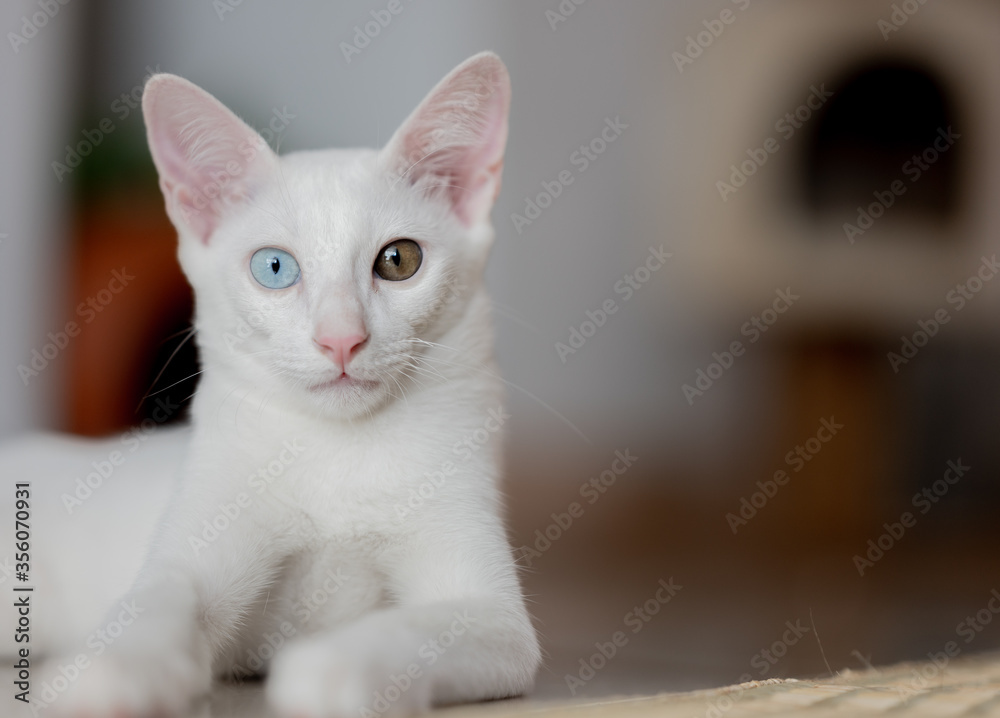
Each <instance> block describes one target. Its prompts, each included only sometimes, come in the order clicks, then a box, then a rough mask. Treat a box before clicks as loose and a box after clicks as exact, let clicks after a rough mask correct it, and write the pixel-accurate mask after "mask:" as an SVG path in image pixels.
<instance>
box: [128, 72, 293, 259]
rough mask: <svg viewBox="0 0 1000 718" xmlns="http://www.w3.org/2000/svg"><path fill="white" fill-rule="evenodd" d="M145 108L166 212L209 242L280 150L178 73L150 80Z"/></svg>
mask: <svg viewBox="0 0 1000 718" xmlns="http://www.w3.org/2000/svg"><path fill="white" fill-rule="evenodd" d="M142 113H143V116H144V117H145V120H146V134H147V136H148V138H149V149H150V152H151V153H152V155H153V162H154V164H156V169H157V170H158V171H159V173H160V188H161V189H162V190H163V196H164V198H165V199H166V203H167V213H168V214H169V215H170V218H171V219H172V220H173V222H174V224H175V225H177V226H178V229H180V228H181V227H184V228H186V229H187V230H188V231H189V232H190V233H191V234H193V235H194V236H195V237H197V238H198V239H199V240H201V241H202V242H208V240H209V238H210V237H211V236H212V233H213V232H214V231H215V229H216V227H217V226H218V225H219V222H220V221H221V220H222V218H223V217H224V216H225V214H226V213H227V212H228V211H230V210H231V208H232V207H233V206H234V205H236V204H239V203H241V202H244V201H246V199H247V198H248V197H249V196H250V195H251V193H252V191H253V188H254V186H255V185H256V184H257V183H258V182H260V180H261V179H262V178H263V177H264V176H265V175H266V174H267V172H269V171H270V170H271V169H272V168H273V167H274V166H275V164H276V162H277V157H276V155H275V154H274V153H273V152H272V151H271V148H270V147H268V146H267V143H266V142H265V141H264V139H263V138H262V137H261V136H260V135H259V134H258V133H257V132H255V131H254V130H253V129H251V128H250V127H249V126H248V125H247V124H246V123H245V122H243V121H242V120H240V118H238V117H237V116H236V115H234V114H233V113H232V112H230V111H229V110H228V109H227V108H226V107H225V105H223V104H222V103H221V102H219V101H218V100H217V99H215V98H214V97H212V96H211V95H210V94H208V93H207V92H205V91H204V90H202V89H201V88H200V87H198V86H197V85H194V84H192V83H190V82H188V81H187V80H185V79H183V78H181V77H177V76H176V75H168V74H159V75H154V76H153V77H151V78H150V79H149V81H148V82H147V83H146V88H145V91H144V92H143V96H142Z"/></svg>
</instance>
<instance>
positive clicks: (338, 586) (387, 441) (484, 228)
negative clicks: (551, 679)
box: [3, 53, 540, 717]
mask: <svg viewBox="0 0 1000 718" xmlns="http://www.w3.org/2000/svg"><path fill="white" fill-rule="evenodd" d="M509 101H510V87H509V79H508V75H507V71H506V68H505V67H504V65H503V63H502V62H501V61H500V59H499V58H498V57H496V56H495V55H493V54H491V53H482V54H479V55H476V56H474V57H472V58H470V59H469V60H467V61H466V62H465V63H463V64H462V65H460V66H459V67H457V68H456V69H455V70H453V71H452V72H451V73H450V74H449V75H448V76H447V77H445V78H444V80H442V81H441V83H439V84H438V86H437V87H436V88H434V90H433V91H432V92H431V93H430V94H429V95H428V97H427V98H426V99H425V100H424V101H423V103H422V104H421V105H420V106H419V107H418V108H417V109H416V110H415V111H414V113H413V114H412V115H411V116H410V117H409V119H407V120H406V122H405V123H404V124H403V126H402V127H401V128H400V129H399V130H398V131H397V132H396V134H395V135H394V136H393V138H392V139H391V140H390V141H389V143H388V144H387V145H386V147H384V148H383V149H382V150H379V151H376V150H329V151H322V152H299V153H293V154H289V155H286V156H283V157H281V158H279V157H278V156H276V155H275V154H274V153H273V152H272V151H271V150H270V149H269V148H268V147H267V145H266V143H265V142H264V141H263V140H262V139H261V137H260V136H259V135H258V134H257V133H256V132H254V131H253V130H252V129H251V128H250V127H248V126H247V125H246V124H244V123H243V122H242V121H240V120H239V119H238V118H237V117H236V116H235V115H233V114H232V113H231V112H230V111H229V110H227V109H226V108H225V107H224V106H223V105H222V104H221V103H219V102H218V101H217V100H216V99H215V98H213V97H212V96H210V95H209V94H207V93H206V92H204V91H203V90H201V89H199V88H198V87H196V86H194V85H192V84H191V83H189V82H187V81H185V80H183V79H181V78H179V77H175V76H172V75H166V74H161V75H156V76H154V77H153V78H152V79H150V81H149V82H148V84H147V85H146V89H145V94H144V96H143V103H142V105H143V112H144V115H145V119H146V125H147V129H148V136H149V144H150V148H151V151H152V154H153V159H154V161H155V164H156V167H157V169H158V170H159V173H160V186H161V188H162V190H163V193H164V195H165V198H166V206H167V212H168V213H169V215H170V217H171V219H172V221H173V222H174V224H175V225H176V227H177V231H178V234H179V245H180V246H179V256H180V261H181V265H182V267H183V269H184V272H185V273H186V275H187V277H188V279H189V281H190V282H191V284H192V286H193V287H194V290H195V295H196V312H195V328H196V330H197V341H198V344H199V347H200V350H201V360H202V363H203V369H204V373H203V375H202V377H201V383H200V385H199V389H198V393H197V395H196V396H195V397H194V400H193V405H192V409H191V413H192V425H193V426H192V428H191V429H190V430H182V431H180V432H178V431H175V430H155V429H154V430H152V431H150V436H149V437H143V441H144V442H146V444H147V445H145V446H143V447H142V448H141V450H140V451H138V452H137V456H138V455H139V454H142V456H144V457H146V458H144V459H142V460H140V459H131V458H130V457H129V456H128V455H127V451H125V450H124V449H122V452H125V454H126V455H125V457H124V459H123V463H122V464H121V466H120V468H116V469H114V473H113V474H112V475H111V476H110V477H109V478H107V479H105V480H104V481H103V485H101V486H100V487H99V488H98V489H95V490H94V492H93V496H90V497H88V498H87V501H86V503H83V504H82V505H80V506H76V507H74V508H75V510H73V509H71V508H67V509H65V510H64V508H63V506H64V504H65V503H66V501H65V497H66V491H70V490H71V489H72V487H73V485H74V483H73V482H74V479H75V478H77V476H76V475H74V472H76V474H81V472H82V473H85V470H84V469H82V468H80V467H82V466H87V462H88V461H90V460H96V461H97V462H98V464H96V465H95V466H102V465H103V464H100V462H101V461H102V460H104V459H106V458H107V457H108V456H109V455H110V452H111V451H114V450H115V448H116V447H118V448H119V449H121V448H122V444H123V442H124V439H122V440H121V441H119V440H115V441H113V442H110V443H108V442H103V443H101V442H98V443H94V442H78V441H70V440H67V439H51V438H50V439H36V440H34V443H28V444H24V445H22V446H20V447H18V448H16V449H8V450H7V451H6V455H5V457H4V458H3V461H4V463H5V465H6V466H7V467H8V468H11V469H12V475H11V476H10V480H9V481H8V482H5V483H9V484H10V486H8V487H7V488H5V489H4V490H5V492H6V493H9V494H11V497H12V496H13V482H14V480H15V479H17V478H18V477H22V478H23V477H25V476H35V477H40V476H43V475H44V473H45V472H46V471H49V470H52V471H54V472H55V474H56V475H55V476H53V478H52V480H51V481H49V480H48V478H47V477H46V478H44V479H41V478H39V479H36V480H35V481H34V484H33V490H34V491H35V493H36V495H37V496H38V498H35V499H34V501H35V506H36V509H35V511H36V514H37V516H38V522H39V523H37V524H36V528H35V536H36V538H35V544H36V546H35V549H34V550H35V552H36V556H35V558H34V559H33V560H34V562H35V568H34V569H33V570H34V571H35V576H36V577H37V581H36V583H37V588H36V593H35V601H36V606H37V607H38V608H37V609H36V613H35V614H34V620H35V623H36V624H37V625H38V626H39V629H38V630H41V628H40V626H41V624H42V623H43V622H44V621H45V620H47V619H48V618H50V617H51V618H52V621H53V622H55V625H57V626H59V627H60V628H61V629H62V630H64V633H65V635H70V634H73V632H74V630H76V629H75V623H76V622H73V621H70V620H69V617H67V616H66V615H63V616H61V617H57V616H55V613H57V612H58V611H56V610H52V607H53V606H56V607H57V608H61V607H62V606H63V605H65V606H67V608H66V610H67V611H69V610H73V611H75V613H79V614H81V615H83V614H88V612H92V611H90V609H89V608H88V607H90V606H93V605H97V604H99V603H101V602H102V601H103V602H105V603H104V606H105V610H106V606H107V601H108V598H109V595H112V594H111V589H117V587H118V584H119V583H120V581H121V580H123V579H122V578H121V575H122V574H126V575H127V573H129V572H133V571H134V570H135V567H136V566H137V565H138V561H139V558H138V557H139V556H140V554H141V553H142V551H143V547H144V544H145V543H146V541H147V537H148V538H149V550H148V553H146V557H145V559H144V562H143V564H142V568H141V570H140V571H139V572H138V577H137V578H135V576H134V575H133V576H132V578H134V583H133V585H132V587H131V588H129V589H128V590H127V591H126V592H125V595H124V598H121V597H119V598H118V599H116V600H114V601H113V608H112V609H111V610H110V612H109V613H107V614H106V617H105V618H104V619H103V622H100V621H99V622H98V623H97V624H95V626H91V628H90V629H88V630H93V629H94V628H95V627H96V628H97V629H98V632H97V633H94V634H91V635H90V637H89V639H87V640H86V641H85V644H84V645H86V646H87V647H86V648H84V649H82V651H79V650H78V651H75V652H74V651H73V650H69V651H68V652H66V651H67V649H66V647H65V646H64V645H59V648H60V650H61V651H62V652H63V657H62V659H61V660H60V659H55V660H53V661H51V662H50V664H49V665H48V668H47V673H46V674H45V675H44V676H41V675H40V676H39V677H38V678H37V679H36V680H35V682H34V683H33V686H34V689H33V693H32V699H33V700H41V701H43V702H51V706H50V707H49V708H47V710H48V711H50V712H53V713H55V714H57V715H68V716H91V717H98V716H108V717H110V716H149V715H152V714H159V713H167V714H174V715H176V714H181V713H183V712H184V711H185V710H186V709H187V707H188V706H189V704H190V702H191V701H192V700H193V699H195V698H197V697H198V696H199V695H201V694H203V693H205V692H206V691H207V690H208V689H209V687H210V683H211V679H212V676H213V674H214V675H217V676H226V675H232V674H234V673H235V674H236V675H240V676H244V675H248V674H251V673H255V672H268V673H269V677H268V679H267V681H268V682H267V686H266V691H267V695H268V698H269V700H270V701H271V703H272V704H273V706H274V707H275V709H276V710H277V711H278V712H279V714H282V715H287V716H296V717H311V716H315V717H323V716H358V715H383V714H392V715H397V714H398V715H405V714H411V713H415V712H419V711H422V710H426V709H427V708H428V707H429V706H430V705H431V704H432V703H440V702H452V701H470V700H482V699H488V698H500V697H505V696H514V695H519V694H521V693H523V692H524V691H526V690H528V689H530V687H531V685H532V681H533V677H534V674H535V671H536V669H537V667H538V665H539V662H540V650H539V646H538V642H537V638H536V636H535V632H534V629H533V628H532V625H531V621H530V618H529V616H528V613H527V611H526V610H525V606H524V599H523V597H522V593H521V589H520V586H519V583H518V577H517V572H516V568H515V564H514V560H513V558H512V552H511V550H510V547H509V545H508V543H507V539H506V536H505V531H504V525H503V521H502V519H501V511H502V505H501V504H502V502H501V496H500V494H499V491H498V487H497V482H498V479H499V476H500V467H499V464H500V434H501V427H502V426H503V424H504V422H505V420H506V418H507V416H506V414H504V413H503V408H502V391H501V388H502V387H501V382H500V380H499V378H498V377H497V375H496V373H495V371H494V366H493V359H492V329H491V324H490V316H489V301H488V299H487V295H486V291H485V288H484V283H483V270H484V266H485V263H486V259H487V255H488V252H489V249H490V245H491V242H492V240H493V235H494V232H493V228H492V225H491V224H490V221H489V212H490V209H491V207H492V204H493V201H494V199H495V197H496V194H497V192H498V190H499V188H500V175H501V169H502V165H503V151H504V147H505V144H506V136H507V113H508V106H509ZM141 240H142V238H141V237H136V241H141ZM120 453H121V452H120ZM71 457H75V458H71ZM60 462H61V463H60ZM116 466H117V465H116ZM71 467H73V468H71ZM174 467H176V468H177V471H176V474H177V478H176V485H175V486H173V488H172V489H171V490H169V491H167V490H164V489H163V488H162V486H165V485H166V479H157V480H156V481H153V480H152V479H149V478H147V479H143V478H142V476H141V475H142V474H143V473H144V472H145V473H146V474H149V473H153V474H158V475H159V476H161V477H162V476H164V475H165V474H168V473H171V472H173V469H174ZM147 485H148V488H144V487H146V486H147ZM58 492H62V493H61V495H62V496H63V499H64V500H63V502H62V503H60V502H59V499H58V498H57V496H59V495H60V494H59V493H58ZM46 497H47V498H46ZM3 500H4V501H8V500H9V499H8V497H6V496H5V497H3ZM53 506H55V507H56V508H55V509H53V508H52V507H53ZM161 507H162V508H163V513H162V517H161V518H160V519H159V521H158V524H157V526H156V528H155V530H152V529H150V528H149V527H150V526H151V524H152V515H153V512H154V511H155V512H158V511H159V510H160V509H161ZM68 510H73V515H72V516H67V511H68ZM60 512H61V514H62V516H61V520H60V518H59V517H58V516H54V513H55V514H58V513H60ZM123 514H124V515H123ZM88 522H89V523H88ZM119 524H120V525H119ZM130 524H131V525H130ZM66 527H75V529H76V530H75V531H70V530H69V529H67V528H66ZM87 527H89V528H90V530H91V531H93V530H97V529H100V531H102V532H103V533H102V534H101V535H100V536H94V535H93V534H92V533H88V532H87V530H86V529H87ZM45 531H50V533H51V534H53V535H56V536H58V537H59V538H60V539H64V540H65V541H67V542H68V544H73V545H72V546H68V545H66V544H64V547H63V548H62V549H60V551H59V552H58V553H54V552H53V551H52V550H51V549H52V543H53V542H52V541H49V544H48V549H46V547H45V546H44V545H43V543H42V542H43V541H44V540H45ZM81 547H83V548H84V549H86V550H81ZM46 551H47V553H48V555H39V554H45V553H46ZM74 552H75V553H74ZM90 552H94V553H90ZM74 557H77V558H74ZM79 557H86V558H79ZM82 561H86V563H82ZM122 567H125V568H126V569H127V571H122ZM112 574H114V575H112ZM47 578H48V581H49V582H48V588H47V586H46V580H47ZM73 581H78V582H79V583H78V584H77V585H70V584H71V583H72V582H73ZM53 586H55V587H58V588H52V587H53ZM46 591H49V593H48V594H47V593H46ZM58 591H68V592H69V594H68V596H69V598H68V600H65V602H64V604H60V603H58V602H59V601H60V600H63V599H65V598H66V597H65V596H53V595H52V593H53V592H58ZM70 605H72V606H73V607H74V608H73V609H70V608H69V606H70ZM45 606H48V607H49V609H50V610H49V613H48V614H46V613H45ZM74 616H75V614H74ZM60 621H61V623H60ZM71 623H72V624H73V625H70V624H71ZM86 633H87V631H86V630H85V631H83V634H86ZM6 635H10V634H6ZM65 635H62V636H53V635H49V636H48V638H49V641H50V643H51V644H52V645H57V644H59V642H58V641H56V640H55V639H57V638H65ZM74 635H75V634H74ZM95 636H100V637H99V638H95ZM61 643H63V644H64V643H65V641H62V642H61ZM36 649H37V646H36ZM80 656H83V659H84V660H83V661H82V663H80V662H79V661H80ZM74 665H75V666H76V667H77V668H78V669H79V670H76V671H74V670H73V666H74ZM60 676H61V678H60ZM43 682H44V684H45V687H46V688H47V689H48V691H47V693H48V696H47V697H48V698H52V700H51V701H46V700H45V698H46V696H43V695H40V694H39V692H38V691H39V690H41V689H40V686H41V685H42V683H43Z"/></svg>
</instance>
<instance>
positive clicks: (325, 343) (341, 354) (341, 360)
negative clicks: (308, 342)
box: [313, 334, 368, 370]
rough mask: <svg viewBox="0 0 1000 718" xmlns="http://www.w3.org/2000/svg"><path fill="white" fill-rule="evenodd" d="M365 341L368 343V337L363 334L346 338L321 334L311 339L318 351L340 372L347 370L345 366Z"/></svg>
mask: <svg viewBox="0 0 1000 718" xmlns="http://www.w3.org/2000/svg"><path fill="white" fill-rule="evenodd" d="M366 341H368V337H367V336H365V335H363V334H350V335H348V336H328V335H325V334H322V335H320V336H318V337H315V338H314V339H313V342H314V343H315V344H316V346H317V347H319V350H320V351H321V352H323V354H325V355H326V356H327V357H328V358H329V359H330V360H331V361H333V363H334V364H336V365H337V366H339V367H340V368H341V370H345V369H347V364H348V363H349V362H350V361H351V359H352V358H353V357H354V355H355V354H357V352H358V350H359V349H361V345H362V344H364V343H365V342H366Z"/></svg>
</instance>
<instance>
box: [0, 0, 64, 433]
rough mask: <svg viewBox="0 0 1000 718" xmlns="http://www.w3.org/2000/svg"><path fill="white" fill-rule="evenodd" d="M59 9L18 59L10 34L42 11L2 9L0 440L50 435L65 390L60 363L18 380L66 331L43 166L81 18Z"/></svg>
mask: <svg viewBox="0 0 1000 718" xmlns="http://www.w3.org/2000/svg"><path fill="white" fill-rule="evenodd" d="M57 7H59V11H58V12H57V13H56V14H55V15H54V16H53V17H52V18H51V19H50V18H48V17H47V16H45V15H42V16H41V18H40V19H42V20H43V23H44V25H43V26H42V27H39V28H37V33H36V34H33V36H32V37H30V38H26V39H27V42H26V43H25V44H21V42H20V41H16V44H17V51H16V52H15V49H14V46H13V45H12V43H11V41H10V38H9V36H8V34H9V33H15V34H16V35H18V36H22V33H24V35H29V34H32V29H31V27H29V28H28V29H27V30H25V29H24V24H25V21H24V17H25V16H28V17H29V20H30V16H32V15H34V14H35V13H38V12H39V10H40V8H39V6H38V5H37V4H36V3H34V2H30V1H29V0H7V2H4V3H3V4H2V5H0V36H2V37H3V41H2V42H0V128H2V130H3V131H2V132H0V158H2V159H3V161H2V162H0V234H5V235H7V236H6V237H2V238H0V331H2V333H3V337H2V340H0V396H2V401H0V436H5V435H8V434H12V433H16V432H19V431H23V430H26V429H31V428H38V427H47V426H52V425H53V423H54V422H55V421H56V416H57V411H56V402H57V401H58V397H59V392H60V390H61V386H62V371H63V368H64V363H65V360H64V357H59V356H57V357H56V358H55V359H53V360H52V362H51V363H50V364H49V365H48V366H47V367H46V368H45V369H44V370H43V372H42V373H41V374H40V375H39V376H38V377H29V378H28V383H27V386H26V385H25V384H24V382H23V381H22V379H21V377H20V376H19V374H18V365H21V364H28V363H29V362H30V359H31V350H32V349H39V350H41V349H42V348H43V347H44V345H45V344H46V343H47V342H48V339H47V338H46V337H47V334H48V333H49V332H57V333H58V331H59V330H60V329H61V328H62V327H63V326H64V323H65V321H66V319H65V317H63V316H62V312H61V306H62V299H63V292H64V291H65V266H66V264H65V261H66V259H67V258H66V251H67V249H68V245H69V241H68V240H69V237H68V234H67V226H66V218H67V214H66V201H67V197H66V189H67V188H66V187H65V186H63V185H61V184H60V183H59V182H58V181H57V180H56V176H55V174H54V173H53V171H52V169H51V166H50V163H51V162H52V161H54V160H56V159H58V157H59V152H58V148H59V147H61V146H62V145H61V144H60V143H61V141H62V140H63V138H64V137H65V135H66V131H67V129H68V128H69V124H70V108H71V107H72V104H73V103H72V101H73V79H74V72H73V68H75V67H76V66H77V63H76V62H75V61H74V49H75V46H76V28H77V27H78V23H79V19H80V8H78V7H74V5H73V4H72V3H71V4H70V5H68V6H65V7H64V6H57ZM32 24H34V23H32ZM60 359H63V361H60Z"/></svg>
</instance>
